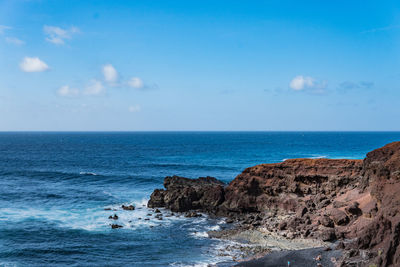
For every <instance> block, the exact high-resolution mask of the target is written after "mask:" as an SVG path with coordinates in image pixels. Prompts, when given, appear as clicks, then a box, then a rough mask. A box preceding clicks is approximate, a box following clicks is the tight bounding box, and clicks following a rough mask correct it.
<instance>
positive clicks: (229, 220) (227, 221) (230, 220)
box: [225, 218, 233, 223]
mask: <svg viewBox="0 0 400 267" xmlns="http://www.w3.org/2000/svg"><path fill="white" fill-rule="evenodd" d="M225 223H233V220H232V219H230V218H228V219H226V220H225Z"/></svg>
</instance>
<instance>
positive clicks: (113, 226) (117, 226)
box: [111, 224, 123, 229]
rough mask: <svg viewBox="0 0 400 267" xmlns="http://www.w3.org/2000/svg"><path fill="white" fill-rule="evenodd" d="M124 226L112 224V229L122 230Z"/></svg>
mask: <svg viewBox="0 0 400 267" xmlns="http://www.w3.org/2000/svg"><path fill="white" fill-rule="evenodd" d="M122 227H123V226H122V225H119V224H111V228H112V229H118V228H122Z"/></svg>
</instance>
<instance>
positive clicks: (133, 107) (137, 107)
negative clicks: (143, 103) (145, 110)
mask: <svg viewBox="0 0 400 267" xmlns="http://www.w3.org/2000/svg"><path fill="white" fill-rule="evenodd" d="M140 110H141V107H140V106H139V105H133V106H129V107H128V111H129V112H139V111H140Z"/></svg>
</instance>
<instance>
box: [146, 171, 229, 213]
mask: <svg viewBox="0 0 400 267" xmlns="http://www.w3.org/2000/svg"><path fill="white" fill-rule="evenodd" d="M164 187H165V190H164V189H156V190H154V192H153V193H152V194H151V197H150V200H149V202H148V204H147V205H148V207H149V208H156V207H157V208H160V207H165V208H168V209H170V210H172V211H175V212H185V211H189V210H201V211H206V212H214V211H215V210H216V208H217V207H219V205H220V204H221V203H222V202H223V201H224V200H225V198H224V196H225V192H224V183H223V182H221V181H218V180H217V179H215V178H213V177H200V178H198V179H188V178H184V177H179V176H172V177H166V178H165V180H164Z"/></svg>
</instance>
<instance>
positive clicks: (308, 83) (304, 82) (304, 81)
mask: <svg viewBox="0 0 400 267" xmlns="http://www.w3.org/2000/svg"><path fill="white" fill-rule="evenodd" d="M313 85H314V79H313V78H311V77H305V76H302V75H298V76H296V77H294V78H293V80H292V81H291V82H290V84H289V86H290V88H292V89H293V90H297V91H298V90H303V89H305V88H309V87H312V86H313Z"/></svg>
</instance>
